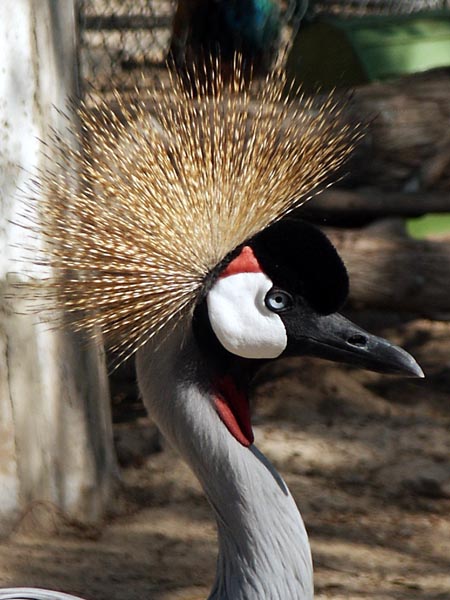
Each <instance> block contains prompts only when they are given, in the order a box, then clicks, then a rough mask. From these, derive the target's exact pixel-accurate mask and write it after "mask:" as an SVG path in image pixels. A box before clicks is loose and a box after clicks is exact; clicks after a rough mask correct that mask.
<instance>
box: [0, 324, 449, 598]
mask: <svg viewBox="0 0 450 600" xmlns="http://www.w3.org/2000/svg"><path fill="white" fill-rule="evenodd" d="M356 319H357V320H358V321H359V323H360V324H362V325H363V326H366V328H368V329H371V330H372V331H374V332H377V333H381V334H383V335H385V336H387V337H389V338H390V339H392V340H394V341H395V342H397V343H401V344H402V345H404V346H405V347H406V348H407V349H408V350H409V351H410V352H412V353H413V354H414V355H415V356H416V358H418V359H419V362H420V363H421V364H422V366H423V368H424V371H425V372H426V374H427V378H426V379H425V380H424V381H416V380H405V379H398V378H395V377H385V376H381V375H378V374H374V373H368V372H364V371H359V370H352V369H350V368H347V367H341V366H336V365H333V364H331V363H325V362H321V361H312V360H288V361H285V362H280V363H278V364H276V365H274V366H272V367H271V370H270V371H266V372H265V373H263V374H262V375H261V376H260V379H259V383H258V385H257V387H256V391H255V418H254V420H255V434H256V443H257V445H258V446H259V447H260V448H261V449H262V450H263V451H264V452H265V453H266V454H267V455H268V456H269V458H270V459H271V460H272V461H273V462H274V464H275V465H276V467H277V468H278V469H279V471H280V472H281V473H282V474H283V476H284V477H285V479H286V481H287V483H288V485H289V486H290V488H291V490H292V491H293V494H294V496H295V498H296V499H297V501H298V504H299V506H300V509H301V512H302V514H303V517H304V519H305V522H306V526H307V529H308V531H309V534H310V538H311V544H312V549H313V556H314V563H315V585H316V595H317V598H318V599H320V600H324V599H328V598H330V599H331V598H332V599H333V600H344V599H345V600H361V599H369V598H370V599H371V600H388V599H389V600H391V599H392V600H394V599H395V600H400V599H402V600H438V599H439V600H450V519H449V516H450V401H449V394H448V390H449V387H450V323H446V322H432V321H427V320H418V319H410V320H408V319H406V318H405V317H403V318H400V317H398V316H396V315H389V314H382V315H381V314H376V313H364V314H358V315H357V316H356ZM144 425H145V422H144V421H143V420H142V419H141V420H140V422H139V427H140V429H142V427H143V426H144ZM121 428H122V431H123V430H124V428H126V430H127V432H128V433H130V430H131V432H132V434H134V431H136V430H137V425H136V422H132V423H128V424H125V425H124V424H122V425H121ZM139 462H140V463H141V464H137V463H139ZM137 463H136V464H135V465H134V466H129V467H128V468H126V469H124V470H123V490H122V492H121V493H118V495H117V502H116V515H115V516H114V517H112V518H111V519H109V520H108V523H107V524H106V526H105V528H104V529H103V530H102V531H101V532H99V531H92V530H89V531H82V530H75V529H73V530H72V529H70V528H65V529H64V531H63V532H60V533H59V534H58V535H53V536H49V537H47V538H46V539H43V538H42V537H38V536H34V537H33V536H30V535H29V534H26V533H25V532H24V530H23V529H24V528H22V529H19V531H18V532H17V533H16V534H15V535H14V537H13V539H11V540H10V541H8V542H3V543H1V544H0V586H2V587H3V586H19V585H27V586H39V587H50V588H53V589H60V590H64V591H66V592H70V593H73V594H78V595H80V596H83V597H85V598H87V599H89V600H141V599H145V600H188V599H196V600H199V599H201V598H205V597H206V596H207V592H208V589H209V586H210V585H211V583H212V579H213V573H214V568H215V558H216V541H215V527H214V523H213V521H212V518H211V512H210V510H209V508H208V505H207V503H206V501H205V499H204V498H203V495H202V492H201V490H200V488H199V486H198V484H197V483H196V481H195V479H194V478H193V476H192V475H191V474H190V473H189V471H188V470H187V468H186V467H185V466H184V465H183V463H182V461H181V460H180V459H179V458H178V457H177V456H176V455H175V454H174V452H173V451H171V450H170V449H169V448H167V447H164V449H163V451H162V452H159V453H156V454H155V453H154V454H151V455H149V456H147V457H145V458H143V459H142V460H141V461H137Z"/></svg>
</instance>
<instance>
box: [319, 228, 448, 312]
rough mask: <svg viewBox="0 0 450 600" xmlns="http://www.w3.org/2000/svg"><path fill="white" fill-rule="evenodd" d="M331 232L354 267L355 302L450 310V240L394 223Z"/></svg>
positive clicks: (403, 308) (351, 270) (352, 297)
mask: <svg viewBox="0 0 450 600" xmlns="http://www.w3.org/2000/svg"><path fill="white" fill-rule="evenodd" d="M327 235H329V237H330V239H331V240H332V241H333V243H334V244H335V246H336V248H337V250H338V252H339V253H340V255H341V257H342V258H343V260H344V262H345V264H346V266H347V269H348V271H349V275H350V282H351V293H350V300H351V301H352V303H353V304H354V305H355V306H364V307H373V308H383V309H387V308H388V309H391V310H399V311H408V312H415V313H419V314H421V315H423V316H435V315H436V314H439V313H443V314H450V277H449V273H450V241H422V240H421V241H418V240H414V239H411V238H409V237H406V236H405V237H402V236H401V235H395V234H393V232H392V228H386V230H385V231H382V229H380V228H378V229H377V228H374V229H373V230H371V229H370V228H367V229H365V230H337V229H330V230H327Z"/></svg>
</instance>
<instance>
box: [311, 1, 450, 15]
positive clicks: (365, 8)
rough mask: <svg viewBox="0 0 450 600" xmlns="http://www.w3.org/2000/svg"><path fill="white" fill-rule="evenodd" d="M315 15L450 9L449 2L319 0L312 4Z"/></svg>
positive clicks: (377, 13)
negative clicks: (339, 0)
mask: <svg viewBox="0 0 450 600" xmlns="http://www.w3.org/2000/svg"><path fill="white" fill-rule="evenodd" d="M310 5H311V6H310V13H311V14H313V15H326V14H329V15H339V16H348V17H355V16H364V15H399V14H412V13H416V12H422V11H429V10H442V9H450V1H449V0H346V1H344V2H337V1H336V0H317V1H312V2H310Z"/></svg>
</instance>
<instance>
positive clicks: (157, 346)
mask: <svg viewBox="0 0 450 600" xmlns="http://www.w3.org/2000/svg"><path fill="white" fill-rule="evenodd" d="M202 364H203V359H202V357H201V356H200V353H199V349H198V347H197V344H196V342H195V340H194V337H193V335H192V333H191V332H190V330H189V329H188V333H187V334H186V333H183V330H182V328H181V327H180V328H179V329H178V330H176V331H175V332H173V333H172V334H171V335H170V336H169V337H168V338H167V339H165V340H164V341H163V342H161V340H159V341H158V340H152V341H151V342H149V343H148V344H147V345H146V346H144V347H143V348H142V349H141V350H139V351H138V354H137V360H136V365H137V375H138V382H139V386H140V389H141V392H142V395H143V399H144V402H145V405H146V407H147V410H148V411H149V413H150V415H151V416H152V417H153V418H154V419H155V421H156V423H157V424H158V426H159V427H160V429H161V431H162V432H163V434H164V435H165V436H166V437H167V438H168V439H169V441H170V442H171V443H172V444H173V445H174V446H175V447H176V448H177V449H178V450H179V451H180V453H181V455H182V456H183V458H184V459H185V460H186V461H187V462H188V464H189V465H190V467H191V468H192V470H193V471H194V473H195V474H196V476H197V477H198V479H199V480H200V482H201V484H202V486H203V489H204V491H205V494H206V496H207V498H208V500H209V502H210V504H211V506H212V508H213V510H214V513H215V516H216V520H217V527H218V539H219V557H218V565H217V574H216V580H215V583H214V586H213V589H212V591H211V594H210V596H209V600H219V599H220V600H225V599H227V600H244V599H245V600H261V599H262V598H264V599H265V600H310V599H312V598H313V583H312V564H311V555H310V548H309V543H308V538H307V535H306V531H305V528H304V525H303V521H302V518H301V516H300V513H299V512H298V510H297V507H296V505H295V502H294V500H293V499H292V496H291V495H290V493H289V490H288V488H287V487H286V484H285V483H284V481H283V480H282V478H281V477H280V475H279V474H278V473H277V471H276V470H275V468H274V467H273V466H272V465H271V464H270V463H269V461H268V460H267V459H266V458H265V456H264V455H263V454H262V453H261V452H260V451H259V450H258V449H257V448H256V446H254V445H252V446H250V448H245V447H244V446H242V445H241V444H240V443H239V442H237V441H236V440H235V439H234V437H233V436H232V435H231V434H230V433H229V431H228V429H227V428H226V427H225V426H224V425H223V423H222V421H221V420H220V418H219V417H218V415H217V413H216V411H215V408H214V405H213V401H212V398H211V396H210V394H209V393H208V385H207V382H206V381H205V378H206V375H205V372H204V370H203V369H202Z"/></svg>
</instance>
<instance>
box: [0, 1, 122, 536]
mask: <svg viewBox="0 0 450 600" xmlns="http://www.w3.org/2000/svg"><path fill="white" fill-rule="evenodd" d="M75 2H76V0H61V1H59V0H58V1H54V0H1V2H0V533H2V532H7V531H8V528H10V527H11V526H12V525H14V523H15V522H17V519H18V518H20V516H21V515H22V514H23V513H24V511H26V510H27V509H28V507H29V506H30V504H31V503H33V502H35V501H41V500H42V501H45V502H46V503H47V506H53V507H55V509H56V512H58V513H60V512H63V513H64V514H65V515H67V516H68V517H69V518H72V519H77V520H80V521H82V522H84V523H86V522H88V523H90V522H96V521H98V520H99V519H100V518H101V517H102V515H103V513H104V509H105V507H106V505H107V503H108V499H109V497H110V493H111V489H112V486H113V482H114V479H115V475H116V462H115V457H114V451H113V444H112V427H111V416H110V408H109V388H108V379H107V374H106V369H105V361H104V355H103V352H102V351H101V350H99V349H98V347H97V346H96V345H94V344H93V343H90V342H86V340H85V339H83V338H82V336H80V335H75V334H73V333H69V332H67V331H66V332H63V331H51V330H50V329H49V326H48V325H47V324H42V323H38V319H37V318H35V317H32V316H24V315H19V314H17V312H20V309H21V307H20V306H19V305H18V304H19V303H18V301H12V300H7V299H5V295H6V297H8V293H9V292H10V289H9V283H10V281H11V279H15V280H17V279H18V280H20V281H26V280H27V273H29V272H30V265H29V264H27V263H26V261H24V260H23V257H24V252H23V251H22V250H21V247H23V246H24V245H26V246H29V245H30V243H32V241H30V239H29V238H30V235H28V234H27V232H26V230H24V229H23V228H21V227H17V226H16V225H14V224H13V223H14V222H17V221H20V220H21V218H22V217H21V216H20V215H21V214H22V213H23V206H21V202H20V199H19V196H20V193H18V190H24V189H26V188H27V184H28V181H29V178H30V173H32V172H36V169H37V168H40V169H42V168H45V165H46V161H47V160H51V157H50V158H44V156H43V154H42V148H41V145H40V142H39V140H43V139H44V140H45V139H47V136H48V133H49V128H50V127H55V128H56V129H60V130H61V131H63V130H64V128H65V127H67V122H66V121H65V120H64V119H63V118H62V117H61V116H60V115H59V114H58V111H57V110H55V107H58V108H61V109H62V110H64V111H65V112H66V113H67V111H68V108H67V99H68V97H73V96H74V95H76V91H77V87H76V86H77V73H78V62H77V39H76V10H75ZM22 221H23V218H22ZM34 243H35V242H34ZM38 243H39V241H38ZM45 275H46V273H44V272H43V271H42V272H40V270H39V268H38V267H36V268H35V272H34V276H35V277H44V276H45Z"/></svg>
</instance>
